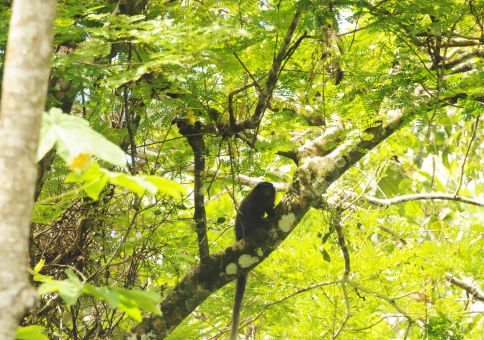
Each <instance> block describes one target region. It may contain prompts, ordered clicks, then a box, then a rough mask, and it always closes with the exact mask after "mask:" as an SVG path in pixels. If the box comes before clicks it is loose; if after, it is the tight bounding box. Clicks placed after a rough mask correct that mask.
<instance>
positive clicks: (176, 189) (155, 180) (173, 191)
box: [144, 176, 185, 198]
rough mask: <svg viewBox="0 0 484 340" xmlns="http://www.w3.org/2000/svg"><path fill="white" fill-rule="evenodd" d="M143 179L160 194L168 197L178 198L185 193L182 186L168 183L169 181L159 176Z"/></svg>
mask: <svg viewBox="0 0 484 340" xmlns="http://www.w3.org/2000/svg"><path fill="white" fill-rule="evenodd" d="M144 178H145V179H146V180H147V181H148V182H150V183H151V184H153V185H154V186H155V187H156V188H157V189H158V191H159V192H160V193H163V194H166V195H170V196H172V197H175V198H177V197H180V195H182V194H184V193H185V189H183V186H182V185H181V184H180V183H177V182H175V181H170V180H169V179H166V178H163V177H160V176H145V177H144Z"/></svg>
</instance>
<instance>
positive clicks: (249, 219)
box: [230, 182, 276, 340]
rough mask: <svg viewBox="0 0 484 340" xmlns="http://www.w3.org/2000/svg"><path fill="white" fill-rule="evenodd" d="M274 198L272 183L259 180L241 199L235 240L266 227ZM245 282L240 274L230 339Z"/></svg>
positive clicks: (234, 328) (272, 209)
mask: <svg viewBox="0 0 484 340" xmlns="http://www.w3.org/2000/svg"><path fill="white" fill-rule="evenodd" d="M275 198H276V190H275V189H274V186H273V185H272V183H270V182H261V183H259V184H257V185H256V186H255V188H254V189H252V191H251V192H250V193H249V194H248V195H247V196H246V197H245V198H244V199H243V200H242V202H241V203H240V206H239V210H238V212H237V217H236V218H235V238H236V240H237V241H240V240H242V239H244V240H246V239H247V238H250V237H251V236H257V234H258V232H261V231H265V230H266V229H267V226H268V224H267V221H266V220H265V218H264V215H265V214H267V216H271V215H272V214H273V213H274V200H275ZM246 284H247V274H240V275H239V276H238V277H237V284H236V286H235V297H234V309H233V314H232V332H231V334H230V339H231V340H235V339H237V333H238V330H239V317H240V309H241V307H242V299H243V298H244V292H245V286H246Z"/></svg>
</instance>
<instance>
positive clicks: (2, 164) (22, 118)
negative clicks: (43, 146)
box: [0, 0, 56, 339]
mask: <svg viewBox="0 0 484 340" xmlns="http://www.w3.org/2000/svg"><path fill="white" fill-rule="evenodd" d="M55 10H56V0H16V1H15V2H14V3H13V8H12V17H11V21H10V31H9V36H8V43H7V53H6V61H5V68H4V70H5V71H4V77H3V83H2V85H3V86H2V103H1V108H0V173H1V174H2V176H0V339H13V338H14V337H15V329H16V326H17V322H18V320H19V318H20V317H21V316H22V314H23V313H24V312H25V310H26V308H28V307H29V306H31V305H32V304H33V302H34V301H35V296H36V294H35V291H34V290H33V288H31V287H30V286H29V283H28V280H27V270H28V268H29V256H28V249H29V248H28V245H29V227H30V219H31V212H32V207H33V202H34V191H35V181H36V178H37V166H36V151H37V145H38V139H39V130H40V121H41V113H42V111H43V110H44V106H45V99H46V93H47V82H48V77H49V66H50V60H51V54H52V24H53V21H54V17H55Z"/></svg>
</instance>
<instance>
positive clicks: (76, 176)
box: [65, 162, 109, 200]
mask: <svg viewBox="0 0 484 340" xmlns="http://www.w3.org/2000/svg"><path fill="white" fill-rule="evenodd" d="M108 181H109V178H108V176H106V174H105V173H104V172H103V171H102V169H101V167H100V166H99V165H98V164H97V163H96V162H92V163H91V165H90V166H89V168H88V169H87V170H86V171H84V172H78V171H75V172H71V173H70V174H69V175H67V176H66V178H65V182H66V183H84V185H83V187H82V189H83V190H84V191H85V192H86V194H87V195H88V196H89V197H90V198H91V199H93V200H97V199H99V194H100V193H101V191H102V190H103V189H104V187H105V186H106V184H108Z"/></svg>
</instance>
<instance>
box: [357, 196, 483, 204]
mask: <svg viewBox="0 0 484 340" xmlns="http://www.w3.org/2000/svg"><path fill="white" fill-rule="evenodd" d="M364 198H365V200H367V201H368V202H370V203H372V204H375V205H379V206H390V205H396V204H401V203H405V202H410V201H419V200H449V201H457V202H462V203H467V204H472V205H476V206H479V207H484V202H483V201H480V200H475V199H471V198H467V197H463V196H456V195H455V194H443V193H430V194H410V195H403V196H398V197H393V198H389V199H381V198H376V197H371V196H364Z"/></svg>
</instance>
